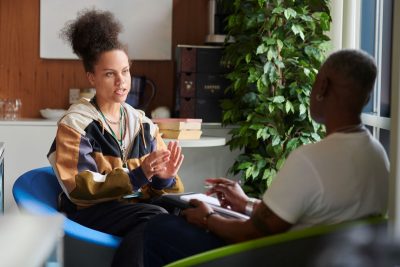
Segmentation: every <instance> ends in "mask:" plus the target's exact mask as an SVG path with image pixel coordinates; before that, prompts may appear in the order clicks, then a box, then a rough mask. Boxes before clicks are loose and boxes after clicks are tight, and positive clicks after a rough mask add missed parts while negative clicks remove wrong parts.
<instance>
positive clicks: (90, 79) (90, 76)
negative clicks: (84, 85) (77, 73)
mask: <svg viewBox="0 0 400 267" xmlns="http://www.w3.org/2000/svg"><path fill="white" fill-rule="evenodd" d="M86 77H87V78H88V80H89V83H90V85H91V86H93V87H94V85H95V83H94V74H93V73H92V72H89V71H88V72H86Z"/></svg>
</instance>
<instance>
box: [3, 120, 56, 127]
mask: <svg viewBox="0 0 400 267" xmlns="http://www.w3.org/2000/svg"><path fill="white" fill-rule="evenodd" d="M0 125H10V126H57V121H56V120H47V119H32V118H23V119H18V120H4V119H0Z"/></svg>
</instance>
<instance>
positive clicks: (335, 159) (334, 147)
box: [263, 131, 389, 230]
mask: <svg viewBox="0 0 400 267" xmlns="http://www.w3.org/2000/svg"><path fill="white" fill-rule="evenodd" d="M388 180H389V160H388V158H387V155H386V152H385V150H384V149H383V147H382V145H381V144H380V143H379V142H378V141H377V140H375V139H374V138H373V137H372V136H371V135H370V133H369V132H368V131H363V132H357V133H333V134H331V135H329V136H327V137H326V138H324V139H323V140H321V141H320V142H318V143H315V144H309V145H305V146H302V147H300V148H298V149H296V150H295V151H293V152H292V153H291V154H290V155H289V157H288V158H287V160H286V162H285V164H284V166H282V168H281V170H280V171H279V172H278V174H277V177H276V178H275V180H274V181H273V182H272V184H271V186H270V187H269V188H268V190H267V191H266V192H265V194H264V196H263V201H264V203H265V204H266V205H267V206H268V207H269V208H270V209H271V210H272V211H273V212H275V213H276V214H277V215H278V216H279V217H281V218H282V219H284V220H285V221H287V222H289V223H291V224H293V227H292V230H293V229H301V228H305V227H309V226H312V225H316V224H333V223H339V222H343V221H346V220H352V219H358V218H362V217H365V216H369V215H375V214H385V212H386V209H387V199H388V196H387V195H388V186H389V184H388V183H389V182H388Z"/></svg>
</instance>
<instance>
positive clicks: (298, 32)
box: [292, 24, 304, 41]
mask: <svg viewBox="0 0 400 267" xmlns="http://www.w3.org/2000/svg"><path fill="white" fill-rule="evenodd" d="M292 32H293V33H294V34H295V35H300V38H301V39H303V41H304V33H303V27H301V26H300V25H298V24H293V25H292Z"/></svg>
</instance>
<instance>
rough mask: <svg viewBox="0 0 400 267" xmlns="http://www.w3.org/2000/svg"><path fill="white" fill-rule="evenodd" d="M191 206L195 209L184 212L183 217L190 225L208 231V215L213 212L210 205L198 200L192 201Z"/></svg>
mask: <svg viewBox="0 0 400 267" xmlns="http://www.w3.org/2000/svg"><path fill="white" fill-rule="evenodd" d="M189 204H190V205H192V206H193V208H187V209H185V210H183V211H182V212H181V215H183V216H184V217H185V218H186V220H187V221H188V222H189V223H191V224H194V225H197V226H199V227H201V228H205V229H207V220H206V218H207V214H209V213H210V212H212V211H213V210H212V208H211V207H210V206H209V205H208V204H206V203H204V202H202V201H200V200H197V199H191V200H190V201H189Z"/></svg>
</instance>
